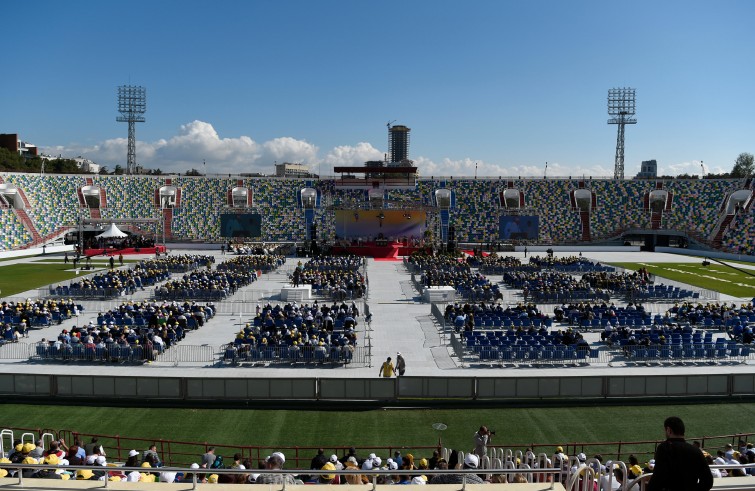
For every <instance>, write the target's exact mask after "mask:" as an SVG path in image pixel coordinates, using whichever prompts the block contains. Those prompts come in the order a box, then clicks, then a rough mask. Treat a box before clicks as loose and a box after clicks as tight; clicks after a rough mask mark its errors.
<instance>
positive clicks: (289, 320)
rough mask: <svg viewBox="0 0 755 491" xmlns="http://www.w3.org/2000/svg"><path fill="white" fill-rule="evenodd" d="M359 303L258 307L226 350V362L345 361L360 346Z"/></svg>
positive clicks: (268, 305)
mask: <svg viewBox="0 0 755 491" xmlns="http://www.w3.org/2000/svg"><path fill="white" fill-rule="evenodd" d="M358 319H359V309H358V308H357V306H356V304H355V303H353V302H352V303H351V304H350V305H349V304H346V303H344V302H341V303H340V304H338V303H333V304H332V305H328V304H323V305H319V304H318V303H317V302H315V303H313V304H312V305H309V304H303V305H298V304H296V303H295V302H294V303H287V304H285V305H283V306H281V305H275V306H272V305H270V304H267V305H265V306H258V307H257V309H256V314H255V317H254V319H253V321H252V322H251V323H248V324H246V326H244V328H242V329H241V330H240V331H239V332H238V333H237V335H236V339H235V340H234V341H233V342H232V343H231V344H229V345H228V347H227V349H226V355H225V358H226V360H229V361H236V360H239V359H241V360H255V359H259V358H266V359H270V358H273V357H278V358H280V359H286V360H288V361H297V360H298V359H300V358H301V359H304V360H307V359H311V360H314V361H326V360H328V359H330V360H331V361H343V360H345V359H348V358H350V356H349V355H350V354H351V353H352V352H353V350H354V347H355V346H356V345H357V343H358V341H357V334H356V328H357V324H358Z"/></svg>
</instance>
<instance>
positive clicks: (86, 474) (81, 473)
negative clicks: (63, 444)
mask: <svg viewBox="0 0 755 491" xmlns="http://www.w3.org/2000/svg"><path fill="white" fill-rule="evenodd" d="M93 478H94V472H92V471H91V470H89V469H81V470H78V471H76V479H77V480H78V481H89V480H91V479H93Z"/></svg>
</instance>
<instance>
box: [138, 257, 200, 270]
mask: <svg viewBox="0 0 755 491" xmlns="http://www.w3.org/2000/svg"><path fill="white" fill-rule="evenodd" d="M213 264H215V256H210V255H202V254H179V255H166V256H163V257H161V258H160V259H154V260H149V261H143V262H142V263H141V265H142V267H144V268H147V269H153V270H161V269H167V270H168V271H170V272H171V273H185V272H187V271H193V270H195V269H199V268H203V267H205V268H206V267H209V266H211V265H213Z"/></svg>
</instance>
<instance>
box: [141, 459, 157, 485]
mask: <svg viewBox="0 0 755 491" xmlns="http://www.w3.org/2000/svg"><path fill="white" fill-rule="evenodd" d="M142 467H144V468H150V469H151V468H152V466H151V465H150V463H149V462H144V463H142ZM140 474H141V477H139V482H155V480H156V477H157V476H155V475H154V474H152V473H151V472H144V471H142V472H141V473H140Z"/></svg>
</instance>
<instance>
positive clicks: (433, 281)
mask: <svg viewBox="0 0 755 491" xmlns="http://www.w3.org/2000/svg"><path fill="white" fill-rule="evenodd" d="M406 264H407V266H408V267H409V268H411V269H412V270H413V271H414V272H415V273H419V274H420V282H421V284H422V286H424V287H432V286H452V287H454V289H455V290H456V293H457V294H458V295H460V296H461V297H463V298H466V299H469V300H471V301H495V300H498V299H501V298H503V294H502V293H501V291H500V288H499V287H498V285H496V284H493V283H491V282H490V280H489V279H488V278H487V277H486V276H485V275H484V274H482V273H480V272H474V271H472V268H471V266H470V262H469V261H464V260H461V258H459V257H457V256H456V255H454V254H439V255H432V254H427V253H425V252H421V253H415V254H412V255H411V256H410V257H409V258H408V259H407V261H406Z"/></svg>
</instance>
